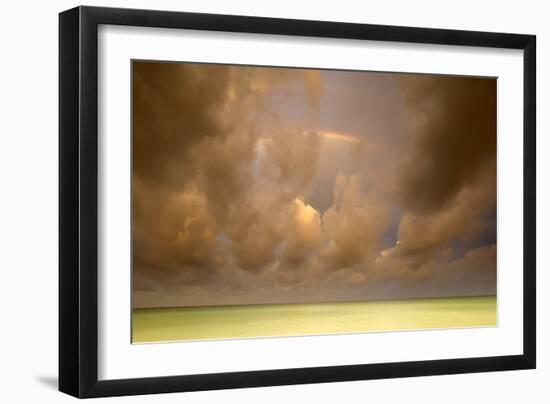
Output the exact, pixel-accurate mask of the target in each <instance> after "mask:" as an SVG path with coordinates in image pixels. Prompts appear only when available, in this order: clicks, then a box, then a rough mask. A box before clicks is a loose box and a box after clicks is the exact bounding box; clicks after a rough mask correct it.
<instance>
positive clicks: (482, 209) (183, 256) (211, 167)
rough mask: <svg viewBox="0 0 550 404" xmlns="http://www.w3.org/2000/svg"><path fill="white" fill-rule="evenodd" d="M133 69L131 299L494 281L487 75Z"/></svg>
mask: <svg viewBox="0 0 550 404" xmlns="http://www.w3.org/2000/svg"><path fill="white" fill-rule="evenodd" d="M133 69H134V72H133V189H132V192H133V193H132V203H133V274H134V305H135V306H137V307H144V306H177V305H200V304H224V303H231V304H237V303H262V302H263V303H269V302H285V301H287V302H288V301H319V300H349V299H362V298H380V297H406V296H412V295H418V296H422V295H433V294H434V292H433V290H436V291H438V293H436V294H440V295H446V294H447V295H449V294H453V293H459V294H468V293H470V292H472V291H478V292H479V291H492V290H493V289H491V288H492V286H491V285H493V283H494V274H495V267H496V259H494V258H492V257H494V254H495V252H494V251H495V248H494V246H493V245H494V242H495V237H496V235H495V234H496V226H495V221H494V218H495V210H496V163H495V147H496V144H495V142H496V135H495V133H494V132H495V126H494V125H495V120H496V117H495V111H494V102H495V101H496V99H495V86H494V80H492V79H490V80H481V79H463V78H443V77H426V76H417V75H415V76H411V75H407V76H401V75H395V76H394V75H380V74H371V73H350V72H331V73H330V74H324V73H321V72H320V71H315V70H302V69H275V68H251V67H237V66H219V65H218V66H216V65H202V64H174V63H153V62H136V63H134V66H133ZM324 80H329V82H328V83H325V82H324ZM401 96H402V97H403V98H402V100H404V101H405V102H404V104H401V103H400V100H401V98H399V97H401ZM329 97H333V98H331V102H330V103H328V102H327V101H326V99H327V98H329ZM377 100H378V102H377ZM331 105H332V107H334V108H336V109H338V110H341V111H342V114H341V118H340V119H344V120H346V119H351V118H349V117H350V116H353V117H354V118H353V119H354V120H355V121H356V122H355V123H353V124H350V125H349V127H354V128H356V129H357V130H358V133H343V134H339V133H338V130H339V128H340V126H339V125H342V122H340V121H339V119H338V118H337V116H338V114H336V115H335V114H333V113H332V114H330V113H329V114H324V113H323V109H326V108H327V106H331ZM347 105H349V108H350V109H352V110H353V113H352V114H351V115H350V114H348V113H346V112H345V111H346V110H347ZM359 106H362V107H361V108H363V109H365V110H366V112H365V113H364V114H361V113H358V111H359V110H360V109H361V108H360V107H359ZM372 111H375V112H372ZM388 119H391V124H390V123H388ZM327 120H329V121H331V122H333V123H334V126H333V127H330V128H329V129H330V130H331V131H334V133H336V134H335V135H333V136H332V138H325V137H323V135H322V133H323V132H321V131H322V130H323V129H325V128H322V127H319V126H320V123H321V122H322V123H323V125H326V121H327ZM342 126H343V127H345V125H342ZM341 130H342V131H343V130H345V129H341ZM396 212H398V213H396ZM396 215H397V217H394V216H396ZM397 223H398V224H397ZM389 231H391V232H392V236H391V238H389V237H388V232H389ZM389 239H391V240H392V241H393V240H395V245H390V246H388V240H389ZM457 243H461V245H463V246H467V247H465V248H464V251H463V252H462V253H461V254H458V255H457V254H455V253H453V252H452V251H451V249H452V246H453V245H456V244H457ZM476 282H477V286H474V285H476ZM468 288H469V289H468ZM468 291H470V292H468ZM476 293H477V292H476ZM491 293H492V292H491ZM471 294H474V293H471Z"/></svg>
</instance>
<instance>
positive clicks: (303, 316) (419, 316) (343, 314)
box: [132, 296, 497, 343]
mask: <svg viewBox="0 0 550 404" xmlns="http://www.w3.org/2000/svg"><path fill="white" fill-rule="evenodd" d="M496 322H497V303H496V296H476V297H445V298H426V299H404V300H379V301H365V302H339V303H304V304H265V305H242V306H200V307H175V308H147V309H134V310H133V317H132V342H134V343H140V342H160V341H182V340H204V339H228V338H255V337H278V336H299V335H319V334H345V333H358V332H376V331H401V330H418V329H432V328H458V327H480V326H495V325H496Z"/></svg>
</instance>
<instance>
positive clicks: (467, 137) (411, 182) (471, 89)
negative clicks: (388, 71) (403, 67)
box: [398, 75, 496, 212]
mask: <svg viewBox="0 0 550 404" xmlns="http://www.w3.org/2000/svg"><path fill="white" fill-rule="evenodd" d="M401 84H402V85H403V88H404V92H405V102H406V107H407V113H408V117H407V119H408V127H407V129H406V138H405V139H404V140H403V145H402V156H401V158H402V162H401V164H400V165H401V167H400V172H399V177H398V178H399V182H398V197H399V200H400V201H401V203H402V204H403V205H404V206H405V207H406V208H408V209H410V210H412V211H415V212H428V211H433V210H437V209H440V208H441V207H443V206H445V204H447V203H448V202H449V201H451V200H452V198H453V197H454V196H455V195H457V194H458V193H459V192H460V190H461V189H462V188H463V187H464V186H468V185H470V184H471V183H473V182H475V181H476V180H477V178H478V176H479V175H480V173H481V172H483V170H485V169H487V165H488V164H490V163H491V162H492V164H494V160H495V156H496V79H479V78H469V77H445V76H426V75H417V76H405V77H403V78H402V79H401ZM495 181H496V178H495Z"/></svg>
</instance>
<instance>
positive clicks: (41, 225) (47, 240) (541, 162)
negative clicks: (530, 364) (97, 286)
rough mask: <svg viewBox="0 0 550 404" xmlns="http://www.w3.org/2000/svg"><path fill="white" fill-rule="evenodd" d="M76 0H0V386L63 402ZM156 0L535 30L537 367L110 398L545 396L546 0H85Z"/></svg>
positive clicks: (272, 12) (11, 397)
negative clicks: (67, 14)
mask: <svg viewBox="0 0 550 404" xmlns="http://www.w3.org/2000/svg"><path fill="white" fill-rule="evenodd" d="M76 5H78V3H77V2H73V1H57V2H56V3H53V2H38V1H22V2H19V3H16V2H9V3H6V4H4V5H3V6H4V7H3V9H2V11H3V12H2V23H1V24H0V33H1V35H0V38H1V47H0V52H1V53H0V55H1V62H0V103H1V106H0V111H1V114H0V128H1V129H0V142H1V144H0V190H1V191H0V192H1V197H0V204H1V206H0V246H1V247H0V268H1V272H0V273H1V277H0V307H1V309H0V315H1V318H0V319H1V323H0V324H1V331H0V386H1V387H0V397H2V401H3V402H7V403H19V402H29V403H32V402H41V403H42V402H44V403H50V402H51V403H58V402H59V403H62V402H69V401H70V400H71V398H70V397H69V396H66V395H63V394H61V393H58V392H57V391H56V384H57V13H58V12H60V11H62V10H65V9H68V8H71V7H73V6H76ZM88 5H99V6H111V7H133V8H156V9H166V10H181V11H197V12H210V13H225V14H247V15H259V16H273V17H285V18H303V19H318V20H336V21H348V22H362V23H375V24H390V25H409V26H422V27H441V28H455V29H468V30H483V31H502V32H518V33H531V34H536V35H537V37H538V38H537V41H538V49H537V51H538V63H537V69H538V72H539V73H538V77H537V80H538V85H537V90H538V96H537V102H538V108H537V112H538V125H537V129H538V153H537V154H538V164H537V166H538V167H537V170H538V180H537V186H538V196H537V203H538V212H537V215H538V229H539V230H538V245H537V248H538V257H537V258H538V260H537V261H538V285H539V286H538V306H539V312H538V339H539V344H538V348H539V354H538V363H539V365H538V369H537V370H532V371H517V372H500V373H486V374H468V375H460V376H438V377H422V378H410V379H396V380H378V381H364V382H345V383H332V384H322V385H304V386H285V387H273V388H261V389H242V390H226V391H216V392H199V393H185V394H167V395H157V396H142V397H124V398H112V399H109V401H111V402H112V401H115V402H127V403H175V402H181V401H182V400H184V401H185V402H188V403H220V402H240V403H257V402H262V403H280V402H290V403H294V402H310V401H311V402H315V403H319V402H320V403H332V402H335V401H340V402H346V403H353V402H357V403H359V402H360V403H365V402H375V403H378V402H388V403H393V402H400V401H406V402H408V403H411V402H412V403H416V402H422V403H441V402H445V403H446V404H452V403H461V404H463V403H465V402H473V403H476V402H503V403H508V402H510V403H512V402H522V401H523V402H528V403H547V402H549V400H550V391H548V388H547V385H548V381H550V347H549V345H548V342H547V341H550V322H549V321H548V319H547V318H548V317H549V316H548V310H549V308H550V276H549V274H548V272H546V271H545V268H546V267H547V266H548V265H549V264H550V248H548V244H549V243H550V233H549V232H548V231H546V229H545V227H546V226H548V225H549V224H550V221H549V220H550V213H549V211H548V210H547V208H546V209H545V208H544V206H550V182H549V181H548V179H547V176H546V174H547V172H548V171H550V159H545V155H544V151H545V150H549V148H550V140H549V139H548V138H547V137H546V136H544V134H546V133H548V132H549V131H550V118H549V117H548V115H547V114H545V112H546V111H548V110H549V108H550V98H549V97H550V93H549V90H550V78H549V76H548V74H545V73H544V72H548V71H550V25H549V24H548V16H549V15H550V10H549V9H548V7H547V6H546V2H542V1H527V0H523V1H521V2H513V3H512V2H510V3H509V4H508V3H506V4H505V3H504V2H501V1H485V2H481V1H479V0H478V1H469V0H463V1H460V2H456V1H455V2H443V1H440V0H439V1H438V0H435V1H424V0H416V1H406V0H403V1H393V0H386V1H383V2H372V4H369V3H368V2H364V1H353V0H339V1H338V2H327V4H322V3H321V2H319V1H310V2H307V1H302V2H298V1H296V0H289V1H283V0H278V1H269V2H265V1H257V0H256V1H255V0H231V1H230V2H224V1H219V0H187V1H185V2H181V1H169V0H157V1H155V2H146V1H143V0H142V1H137V0H136V1H115V0H111V1H91V2H89V3H88Z"/></svg>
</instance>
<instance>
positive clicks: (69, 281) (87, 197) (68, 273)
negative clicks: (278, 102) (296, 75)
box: [59, 7, 536, 398]
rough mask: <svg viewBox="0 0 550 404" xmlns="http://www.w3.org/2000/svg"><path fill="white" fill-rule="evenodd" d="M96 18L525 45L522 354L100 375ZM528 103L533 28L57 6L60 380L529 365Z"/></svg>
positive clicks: (207, 381) (379, 374)
mask: <svg viewBox="0 0 550 404" xmlns="http://www.w3.org/2000/svg"><path fill="white" fill-rule="evenodd" d="M100 24H113V25H125V26H140V27H159V28H181V29H194V30H207V31H222V32H241V33H258V34H276V35H291V36H308V37H317V38H344V39H358V40H371V41H373V40H374V41H389V42H405V43H423V44H440V45H449V46H452V45H464V46H476V47H486V48H510V49H520V50H523V61H524V65H523V66H524V76H523V80H524V82H523V85H524V90H523V119H524V123H523V125H524V126H523V141H524V155H523V180H524V189H523V198H524V199H523V219H524V233H523V240H524V244H523V251H524V260H523V354H521V355H510V356H494V357H482V358H466V359H444V360H426V361H415V362H399V363H378V364H363V365H349V366H330V367H313V368H295V369H280V370H262V371H247V372H232V373H210V374H193V375H181V376H170V377H150V378H139V379H123V380H105V381H100V380H98V376H97V374H98V373H97V372H98V322H97V318H98V279H97V275H98V269H97V266H98V132H97V131H98V122H97V119H98V66H97V62H98V54H97V52H98V26H99V25H100ZM535 103H536V37H535V36H534V35H519V34H505V33H490V32H472V31H459V30H443V29H426V28H410V27H397V26H382V25H367V24H351V23H340V22H324V21H307V20H289V19H279V18H260V17H244V16H230V15H214V14H197V13H184V12H167V11H150V10H131V9H113V8H96V7H77V8H73V9H71V10H68V11H64V12H62V13H60V15H59V390H60V391H62V392H65V393H68V394H70V395H73V396H75V397H80V398H85V397H104V396H120V395H134V394H150V393H168V392H183V391H196V390H213V389H227V388H243V387H260V386H274V385H291V384H301V383H324V382H337V381H351V380H364V379H382V378H397V377H411V376H427V375H442V374H458V373H470V372H489V371H502V370H515V369H534V368H535V366H536V287H535V286H536V285H535V284H536V279H535V278H536V255H535V248H536V247H535V245H536V242H535V238H536V231H535V226H536V222H535V220H536V218H535V214H536V213H535V212H536V209H535V208H536V206H535V203H536V202H535V195H536V193H535V192H536V190H535V184H536V182H535V175H536V173H535V165H536V164H535V142H536V138H535V121H536V110H535ZM518 168H519V167H518Z"/></svg>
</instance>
